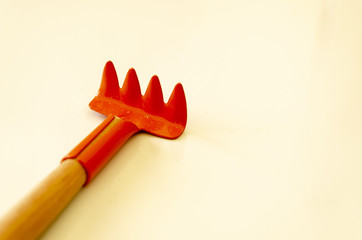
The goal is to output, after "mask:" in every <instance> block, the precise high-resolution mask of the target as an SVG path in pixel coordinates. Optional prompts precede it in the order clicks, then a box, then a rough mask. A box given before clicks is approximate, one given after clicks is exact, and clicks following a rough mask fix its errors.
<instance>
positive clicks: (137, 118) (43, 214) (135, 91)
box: [0, 62, 187, 240]
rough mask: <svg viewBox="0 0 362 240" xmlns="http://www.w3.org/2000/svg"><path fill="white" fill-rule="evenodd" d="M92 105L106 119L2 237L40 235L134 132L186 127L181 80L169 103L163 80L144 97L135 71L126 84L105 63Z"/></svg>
mask: <svg viewBox="0 0 362 240" xmlns="http://www.w3.org/2000/svg"><path fill="white" fill-rule="evenodd" d="M89 106H90V108H91V109H93V110H95V111H97V112H99V113H102V114H104V115H107V116H108V117H107V118H106V119H105V120H104V121H103V122H102V123H101V124H100V125H99V126H98V127H97V128H96V129H95V130H94V131H93V132H92V133H91V134H89V135H88V136H87V137H86V138H85V139H84V140H83V141H82V142H81V143H80V144H79V145H78V146H76V147H75V148H74V149H73V150H72V151H71V152H70V153H69V154H68V155H67V156H66V157H65V158H64V159H63V160H62V164H60V165H59V167H58V168H56V169H55V170H54V171H53V172H52V173H51V174H50V175H49V176H48V177H47V178H46V179H44V180H43V181H42V182H41V183H40V184H39V186H38V187H37V188H35V189H34V190H33V191H32V192H31V193H30V194H29V195H28V196H27V197H26V198H25V199H24V200H23V201H22V202H21V203H19V204H18V205H17V206H16V207H15V208H14V209H13V210H12V211H11V212H9V213H8V214H7V215H6V216H5V217H4V218H3V219H2V220H1V221H0V239H12V240H13V239H36V238H37V237H38V236H40V234H41V233H42V232H43V231H44V230H45V229H46V228H47V226H49V225H50V223H51V222H52V221H53V220H54V219H55V218H56V216H57V215H58V214H59V213H60V212H61V211H62V209H63V208H65V206H66V205H67V204H68V203H69V202H70V200H71V199H72V198H73V197H74V196H75V195H76V194H77V193H78V191H79V190H80V189H81V188H82V186H85V185H87V184H88V183H89V182H90V181H91V180H92V179H93V178H94V177H95V176H96V174H97V173H98V172H99V171H100V170H101V169H102V168H103V167H104V166H105V165H106V163H107V162H108V161H109V160H110V158H111V157H112V156H113V155H114V154H115V153H116V152H117V150H118V149H119V148H120V147H121V146H122V145H123V144H124V143H125V142H126V141H127V140H128V139H129V138H130V137H131V136H133V135H134V134H135V133H137V132H139V131H145V132H148V133H151V134H153V135H156V136H159V137H163V138H168V139H175V138H177V137H178V136H180V135H181V134H182V132H183V131H184V129H185V126H186V119H187V109H186V99H185V93H184V90H183V87H182V85H181V84H180V83H178V84H177V85H176V86H175V88H174V89H173V92H172V94H171V96H170V99H169V100H168V102H167V103H166V104H165V103H164V101H163V94H162V89H161V85H160V81H159V79H158V77H157V76H153V77H152V78H151V80H150V82H149V84H148V87H147V90H146V93H145V95H143V96H142V94H141V89H140V85H139V81H138V78H137V75H136V71H135V70H134V69H130V70H129V71H128V73H127V76H126V78H125V81H124V83H123V86H122V88H120V87H119V85H118V78H117V73H116V70H115V68H114V66H113V64H112V62H107V63H106V65H105V67H104V71H103V77H102V83H101V87H100V88H99V92H98V95H97V96H96V97H95V98H94V99H93V100H92V101H91V102H90V104H89Z"/></svg>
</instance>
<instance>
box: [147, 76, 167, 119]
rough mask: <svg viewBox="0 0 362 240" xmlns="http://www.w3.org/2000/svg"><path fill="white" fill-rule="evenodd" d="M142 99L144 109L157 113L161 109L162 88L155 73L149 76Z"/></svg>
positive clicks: (162, 104) (162, 103)
mask: <svg viewBox="0 0 362 240" xmlns="http://www.w3.org/2000/svg"><path fill="white" fill-rule="evenodd" d="M143 100H144V101H143V102H144V106H145V110H146V111H148V112H150V113H159V112H160V111H161V110H162V109H163V106H164V105H165V103H164V102H163V94H162V88H161V84H160V80H159V79H158V77H157V76H156V75H154V76H153V77H152V78H151V80H150V82H149V84H148V86H147V90H146V92H145V95H144V96H143Z"/></svg>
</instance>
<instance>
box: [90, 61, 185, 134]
mask: <svg viewBox="0 0 362 240" xmlns="http://www.w3.org/2000/svg"><path fill="white" fill-rule="evenodd" d="M89 106H90V108H91V109H93V110H94V111H97V112H99V113H102V114H104V115H115V116H117V117H119V118H121V119H123V120H124V121H128V122H131V123H133V124H135V125H136V126H137V127H138V128H139V129H140V130H143V131H146V132H149V133H151V134H154V135H157V136H160V137H164V138H169V139H174V138H177V137H178V136H180V134H181V133H182V132H183V131H184V129H185V126H186V119H187V109H186V98H185V93H184V90H183V87H182V85H181V83H178V84H177V85H176V86H175V88H174V90H173V92H172V94H171V96H170V99H169V100H168V102H167V103H166V104H165V103H164V101H163V94H162V89H161V85H160V81H159V79H158V77H157V76H153V77H152V78H151V80H150V82H149V84H148V87H147V90H146V93H145V95H144V96H142V94H141V89H140V84H139V81H138V78H137V74H136V71H135V70H134V69H133V68H131V69H130V70H129V71H128V73H127V76H126V79H125V80H124V83H123V86H122V88H120V87H119V84H118V78H117V73H116V70H115V68H114V66H113V63H112V62H110V61H109V62H107V63H106V65H105V67H104V70H103V77H102V83H101V87H100V88H99V93H98V96H96V97H95V98H94V99H93V100H92V101H91V102H90V104H89Z"/></svg>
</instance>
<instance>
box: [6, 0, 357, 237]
mask: <svg viewBox="0 0 362 240" xmlns="http://www.w3.org/2000/svg"><path fill="white" fill-rule="evenodd" d="M361 11H362V3H361V2H360V1H358V0H355V1H353V0H347V1H332V0H330V1H328V0H318V1H314V0H313V1H312V0H308V1H290V0H275V1H268V0H257V1H244V0H242V1H240V0H239V1H231V0H230V1H229V0H227V1H197V0H196V1H194V0H193V1H109V0H104V1H42V0H33V1H6V0H1V1H0V90H1V94H0V110H1V118H0V135H1V138H0V154H1V158H0V214H3V213H5V212H6V211H7V210H8V209H9V208H10V207H11V206H12V205H13V204H15V203H16V202H17V201H18V200H19V199H20V198H21V197H22V196H23V195H24V194H25V193H26V192H27V191H29V190H30V189H31V188H32V187H33V186H34V185H35V184H36V183H37V182H39V181H41V179H42V178H43V177H45V176H46V175H47V174H48V173H49V172H50V171H51V170H52V169H54V168H55V167H56V166H57V165H58V164H59V161H60V159H61V158H62V157H63V156H64V155H65V154H67V153H68V152H69V151H70V150H71V149H72V148H73V147H74V146H75V145H76V144H77V143H78V142H79V141H81V140H82V139H83V137H85V136H86V135H87V134H88V133H90V132H91V131H92V130H93V129H94V128H95V127H96V126H97V125H98V124H100V123H101V122H102V120H103V119H104V117H103V116H101V115H100V114H98V113H95V112H92V111H91V110H90V109H88V103H89V102H90V101H91V99H92V98H93V97H94V96H95V95H96V93H97V90H98V87H99V84H100V80H101V74H102V69H103V66H104V64H105V63H106V61H108V60H112V61H113V63H114V64H115V67H116V69H117V72H118V76H119V79H120V81H123V79H124V76H125V75H126V73H127V70H128V68H130V67H133V68H135V69H136V71H137V74H138V77H139V79H140V82H141V88H142V90H143V91H145V89H146V86H147V84H148V81H149V79H150V78H151V76H152V75H154V74H157V75H158V76H159V78H160V81H161V85H162V88H163V91H164V95H165V100H167V99H168V97H169V95H170V93H171V91H172V88H173V86H174V85H175V84H176V83H177V82H182V84H183V85H184V88H185V92H186V97H187V101H188V114H189V117H188V125H187V128H186V131H185V133H184V134H183V135H182V136H181V137H180V138H179V139H177V140H173V141H169V140H164V139H159V138H156V137H153V136H150V135H147V134H145V133H141V134H138V135H136V136H135V137H133V138H132V139H131V140H130V141H129V142H128V143H127V144H126V145H125V146H124V147H123V148H122V149H121V150H120V151H119V153H118V154H117V155H116V156H115V157H114V158H113V160H112V161H111V162H110V163H109V164H108V165H107V167H106V168H105V169H104V170H103V171H102V172H101V173H100V174H99V175H98V176H97V178H96V179H95V180H94V181H93V182H92V184H90V185H89V186H88V187H86V188H85V189H83V190H82V191H81V192H80V194H79V195H78V196H77V197H76V198H75V199H74V200H73V201H72V203H71V204H70V205H69V207H68V208H67V209H66V210H65V211H64V212H63V214H62V215H61V216H60V217H59V218H58V219H57V221H56V222H55V223H54V224H53V225H52V226H51V228H50V229H49V230H48V231H47V232H46V233H45V234H44V235H43V238H42V239H52V240H56V239H62V240H64V239H88V240H91V239H132V240H136V239H148V240H150V239H157V240H160V239H255V240H259V239H278V240H280V239H295V240H296V239H303V240H304V239H328V240H331V239H349V240H352V239H361V238H362V230H361V227H360V226H361V224H362V187H361V186H362V174H361V171H362V163H361V159H362V148H361V145H362V127H361V125H362V95H361V92H362V81H361V77H362V71H361V65H362V48H361V43H362V28H361V27H360V25H361V24H360V23H361V21H362V17H361V16H362V15H361Z"/></svg>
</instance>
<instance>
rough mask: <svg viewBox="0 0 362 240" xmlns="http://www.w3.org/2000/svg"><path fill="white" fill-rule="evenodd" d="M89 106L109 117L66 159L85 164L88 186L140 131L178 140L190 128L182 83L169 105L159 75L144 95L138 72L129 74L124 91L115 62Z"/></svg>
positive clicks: (108, 68)
mask: <svg viewBox="0 0 362 240" xmlns="http://www.w3.org/2000/svg"><path fill="white" fill-rule="evenodd" d="M89 106H90V108H91V109H93V110H95V111H97V112H99V113H102V114H104V115H107V116H108V117H107V119H106V120H104V121H103V123H101V124H100V125H99V126H98V127H97V128H96V129H95V130H94V131H93V132H92V133H91V134H89V135H88V136H87V137H86V138H85V139H84V140H83V141H82V142H81V143H80V144H78V146H77V147H75V148H74V149H73V150H72V151H71V152H70V153H69V154H68V155H67V156H66V157H65V158H63V160H66V159H75V160H77V161H78V162H79V163H81V164H82V166H83V167H84V169H85V171H86V173H87V180H86V183H85V184H88V183H89V181H90V180H91V179H92V178H94V176H95V175H96V174H97V173H98V172H99V171H100V170H101V169H102V167H103V166H104V165H105V164H106V163H107V162H108V161H109V160H110V158H111V157H112V156H113V155H114V154H115V153H116V152H117V151H118V149H119V148H120V147H121V146H122V145H123V144H124V143H125V142H126V141H127V139H128V138H130V137H131V136H132V135H133V134H135V133H136V132H138V131H140V130H142V131H146V132H149V133H151V134H154V135H156V136H160V137H164V138H169V139H174V138H177V137H178V136H180V135H181V133H182V132H183V131H184V129H185V126H186V118H187V109H186V98H185V93H184V90H183V87H182V85H181V84H180V83H178V84H176V86H175V88H174V89H173V92H172V94H171V96H170V99H169V100H168V102H167V103H166V104H165V103H164V102H163V96H162V90H161V85H160V81H159V80H158V77H157V76H153V77H152V78H151V81H150V83H149V84H148V87H147V90H146V93H145V95H144V96H142V94H141V89H140V85H139V82H138V78H137V75H136V72H135V70H134V69H130V70H129V71H128V73H127V76H126V79H125V81H124V83H123V86H122V88H120V87H119V85H118V78H117V74H116V70H115V69H114V66H113V64H112V62H107V63H106V66H105V67H104V71H103V77H102V83H101V87H100V88H99V93H98V95H97V96H96V97H95V98H94V99H93V100H92V101H91V102H90V104H89Z"/></svg>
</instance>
